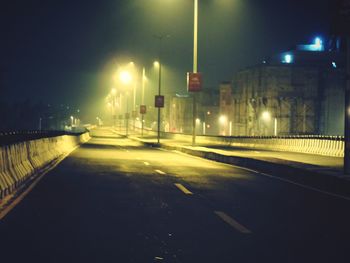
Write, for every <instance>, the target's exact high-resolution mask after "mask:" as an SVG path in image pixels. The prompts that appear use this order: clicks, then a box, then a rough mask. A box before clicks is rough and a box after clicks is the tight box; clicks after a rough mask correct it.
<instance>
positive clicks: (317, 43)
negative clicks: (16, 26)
mask: <svg viewBox="0 0 350 263" xmlns="http://www.w3.org/2000/svg"><path fill="white" fill-rule="evenodd" d="M322 46H323V41H322V39H321V38H319V37H316V38H315V47H316V48H318V49H322Z"/></svg>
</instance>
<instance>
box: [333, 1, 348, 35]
mask: <svg viewBox="0 0 350 263" xmlns="http://www.w3.org/2000/svg"><path fill="white" fill-rule="evenodd" d="M332 2H333V15H332V16H333V17H332V20H333V21H332V33H333V34H336V35H342V36H345V35H347V36H350V0H332Z"/></svg>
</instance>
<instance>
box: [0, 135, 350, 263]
mask: <svg viewBox="0 0 350 263" xmlns="http://www.w3.org/2000/svg"><path fill="white" fill-rule="evenodd" d="M94 135H95V137H94V138H93V139H92V140H91V141H90V142H89V143H87V144H85V145H83V146H82V147H80V148H79V149H77V150H76V151H75V152H73V153H72V154H71V155H70V156H69V157H68V158H66V159H65V160H64V161H63V162H62V163H61V164H60V165H58V166H57V167H56V169H54V170H52V171H51V172H49V173H48V174H47V175H46V176H45V177H44V178H43V179H42V181H41V182H40V183H39V184H38V185H37V186H36V187H35V188H34V189H33V190H32V192H30V193H29V194H28V195H27V196H26V197H25V198H24V200H23V201H22V202H20V203H19V204H18V205H17V206H16V207H15V208H14V209H13V210H12V211H11V212H10V213H9V214H8V215H7V216H6V217H5V218H4V219H3V220H2V221H0V251H1V253H0V261H1V262H238V263H241V262H279V263H281V262H350V252H349V249H348V248H349V245H348V244H349V242H348V240H349V236H350V224H349V222H350V209H349V207H350V201H348V200H345V199H343V198H341V197H335V196H331V195H329V194H327V193H322V192H317V191H314V190H312V189H307V188H304V187H302V186H298V185H294V184H291V183H287V182H283V181H280V180H277V179H275V178H271V177H267V176H263V175H260V174H256V173H254V172H251V171H248V170H243V169H240V168H237V167H233V166H229V165H225V164H220V163H216V162H212V161H208V160H204V159H199V158H196V157H192V156H188V155H184V154H180V153H176V152H172V151H165V150H158V149H152V148H145V147H144V146H142V145H141V144H139V143H138V142H135V141H131V140H128V139H125V138H121V137H118V136H116V135H113V133H111V132H110V131H108V130H98V131H96V132H95V134H94Z"/></svg>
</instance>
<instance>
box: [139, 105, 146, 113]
mask: <svg viewBox="0 0 350 263" xmlns="http://www.w3.org/2000/svg"><path fill="white" fill-rule="evenodd" d="M146 112H147V108H146V105H141V106H140V114H146Z"/></svg>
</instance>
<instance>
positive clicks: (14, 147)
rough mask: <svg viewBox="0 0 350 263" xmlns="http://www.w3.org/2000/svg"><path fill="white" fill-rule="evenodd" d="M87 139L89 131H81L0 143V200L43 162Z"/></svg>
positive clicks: (34, 171)
mask: <svg viewBox="0 0 350 263" xmlns="http://www.w3.org/2000/svg"><path fill="white" fill-rule="evenodd" d="M89 139H90V135H89V133H83V134H78V135H62V136H56V137H49V138H41V139H37V140H30V141H24V142H19V143H15V144H10V145H4V146H0V199H3V198H4V197H5V196H7V195H9V194H11V193H13V192H14V191H15V190H16V189H18V188H20V187H21V186H23V185H24V184H25V183H26V182H27V181H28V180H29V179H31V178H32V177H35V175H36V174H38V172H39V171H40V170H42V169H43V168H44V167H45V166H46V165H48V164H50V163H51V162H52V161H54V160H55V159H57V158H59V157H60V156H62V155H64V154H66V153H68V152H70V151H72V150H73V149H74V148H75V147H76V146H77V145H79V144H81V143H84V142H86V141H88V140H89Z"/></svg>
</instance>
